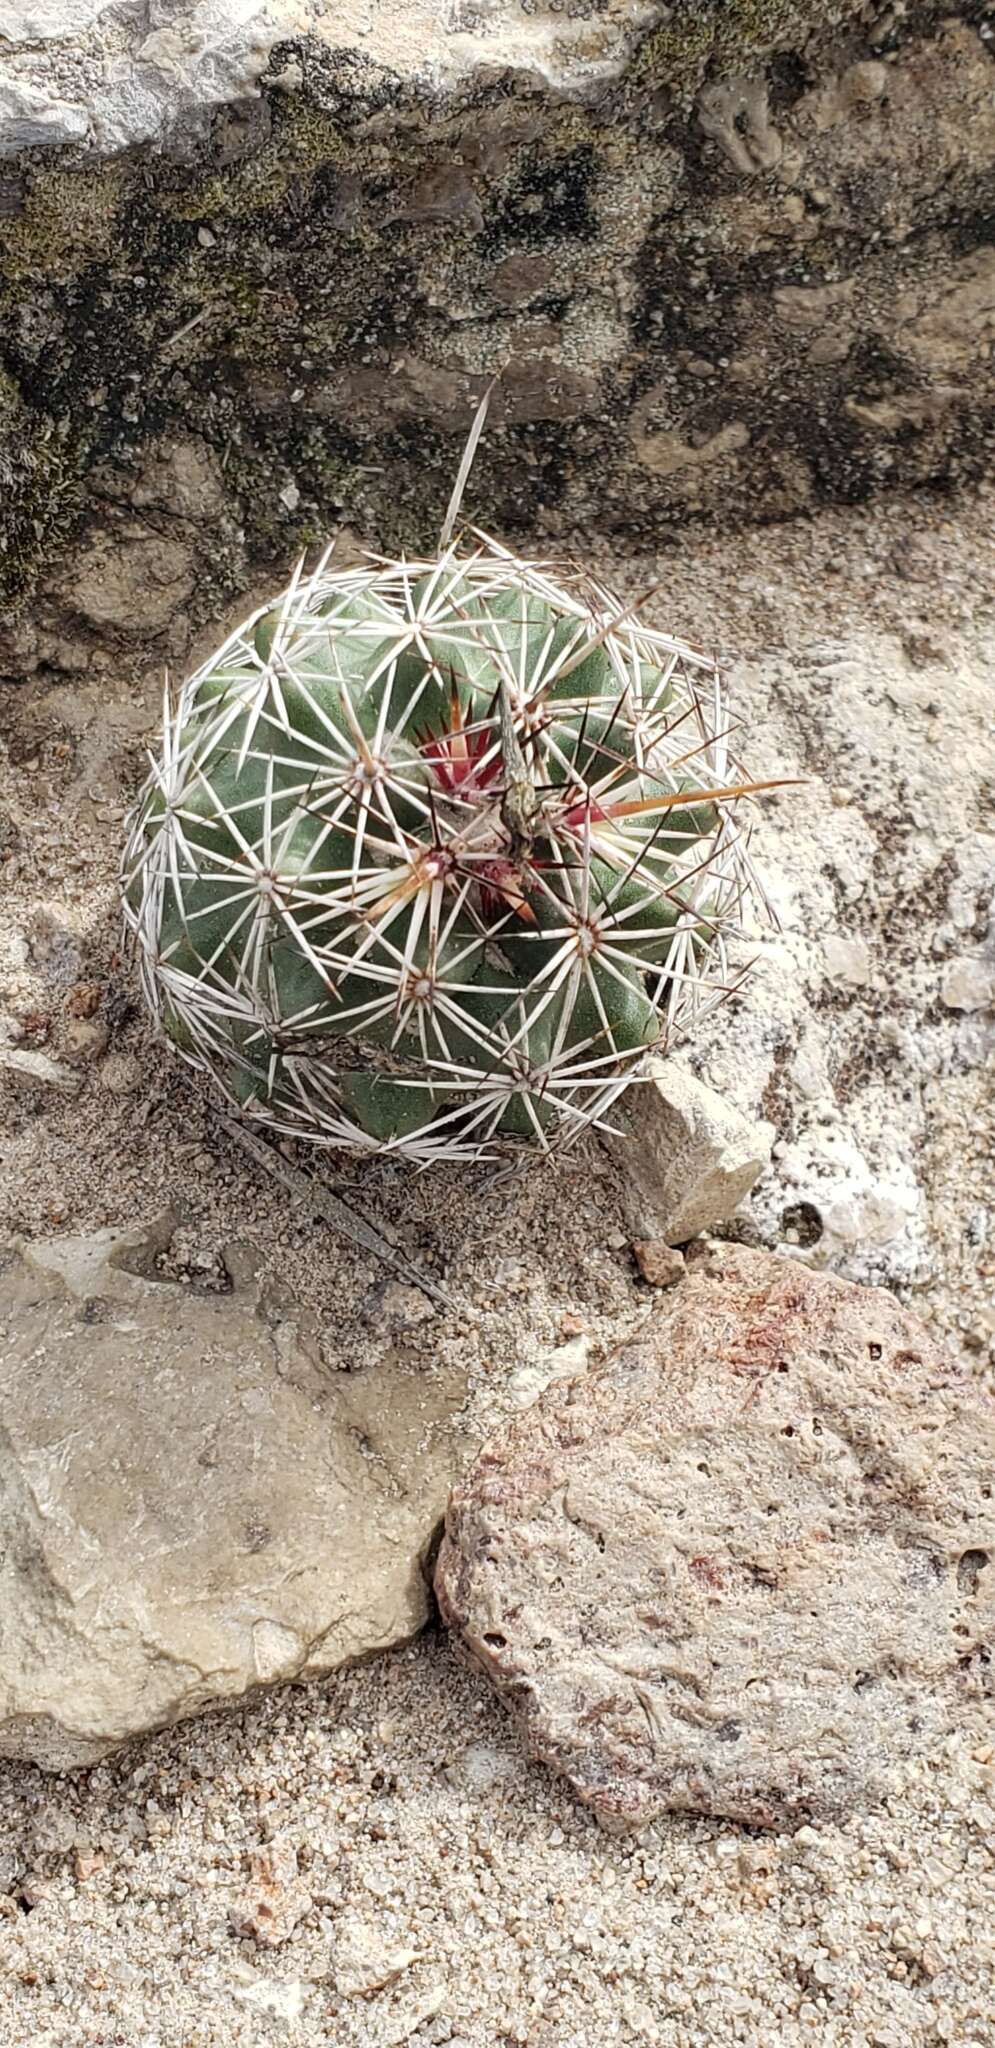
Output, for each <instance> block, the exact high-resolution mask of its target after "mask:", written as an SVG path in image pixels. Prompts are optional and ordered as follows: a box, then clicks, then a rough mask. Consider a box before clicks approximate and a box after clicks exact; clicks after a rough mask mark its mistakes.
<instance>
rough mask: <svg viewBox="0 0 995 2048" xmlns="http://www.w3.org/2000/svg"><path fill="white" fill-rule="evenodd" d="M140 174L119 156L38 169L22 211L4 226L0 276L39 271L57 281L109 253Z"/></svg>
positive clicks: (16, 276) (1, 229) (13, 278)
mask: <svg viewBox="0 0 995 2048" xmlns="http://www.w3.org/2000/svg"><path fill="white" fill-rule="evenodd" d="M136 179H137V173H136V171H135V169H134V167H133V166H132V165H130V164H127V163H125V162H124V161H122V160H121V159H116V160H114V161H112V162H109V163H104V164H100V165H98V166H96V167H93V168H90V167H88V166H86V165H82V164H70V165H68V166H65V165H63V164H61V163H60V164H48V163H43V164H41V165H40V166H39V167H38V168H37V169H34V170H33V171H32V176H31V182H30V185H29V188H28V190H27V193H26V195H25V201H24V208H23V211H22V212H21V213H19V214H18V215H16V216H15V218H14V219H12V220H5V221H4V222H3V224H2V226H0V277H6V278H9V279H10V280H11V281H16V280H18V279H21V278H25V277H30V276H31V275H32V274H33V273H34V272H36V271H37V272H41V273H42V274H43V275H44V277H45V279H46V281H50V282H56V281H59V280H63V279H67V278H71V277H76V276H78V275H79V273H80V271H81V270H85V268H86V266H87V264H88V263H92V262H93V261H94V260H95V259H96V258H97V257H99V256H106V255H109V254H110V253H111V251H112V250H113V249H114V247H115V244H116V242H117V239H118V224H119V220H120V216H121V212H122V209H123V207H124V205H125V204H126V202H127V200H128V199H129V198H130V196H131V194H132V192H133V190H134V187H135V184H136Z"/></svg>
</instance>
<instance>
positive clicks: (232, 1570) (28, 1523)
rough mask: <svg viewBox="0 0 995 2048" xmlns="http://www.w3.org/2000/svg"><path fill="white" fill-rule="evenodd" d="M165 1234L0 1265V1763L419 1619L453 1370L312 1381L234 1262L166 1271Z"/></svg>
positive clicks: (97, 1740) (443, 1487)
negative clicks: (181, 1280)
mask: <svg viewBox="0 0 995 2048" xmlns="http://www.w3.org/2000/svg"><path fill="white" fill-rule="evenodd" d="M169 1227H170V1226H169V1224H168V1221H167V1224H166V1225H165V1226H163V1229H162V1230H158V1231H152V1232H141V1231H137V1232H133V1233H130V1234H122V1233H117V1234H115V1233H112V1232H110V1231H103V1232H100V1233H97V1234H96V1235H94V1236H92V1237H76V1238H64V1239H55V1240H53V1241H50V1242H46V1243H35V1244H23V1243H22V1244H20V1245H17V1246H15V1247H14V1248H13V1249H12V1250H10V1252H9V1253H8V1254H7V1255H6V1258H5V1260H4V1262H3V1265H2V1269H0V1756H8V1757H27V1758H30V1759H32V1760H34V1761H35V1762H36V1763H39V1764H41V1765H43V1766H45V1767H48V1768H52V1769H59V1770H61V1769H66V1768H69V1767H71V1766H73V1765H78V1764H87V1763H91V1762H92V1761H93V1760H94V1759H95V1758H97V1757H100V1756H103V1755H104V1754H105V1753H106V1752H107V1751H108V1750H111V1749H113V1748H114V1747H115V1746H116V1745H117V1744H118V1743H121V1742H124V1741H126V1740H127V1739H128V1738H129V1737H130V1736H133V1735H138V1734H141V1733H143V1732H144V1731H146V1730H147V1729H151V1728H157V1727H160V1726H162V1725H163V1724H165V1723H168V1722H172V1721H175V1720H178V1719H181V1718H183V1717H184V1716H186V1715H189V1714H192V1713H195V1712H196V1711H197V1710H198V1709H200V1708H203V1707H207V1706H209V1705H211V1704H212V1703H215V1702H218V1701H222V1700H235V1699H238V1698H239V1697H240V1696H241V1695H243V1694H244V1693H245V1692H247V1691H248V1690H249V1689H250V1688H252V1687H255V1686H259V1685H269V1684H273V1683H274V1682H276V1681H277V1680H280V1679H306V1678H317V1677H320V1676H322V1675H323V1674H325V1673H327V1672H329V1671H333V1670H335V1669H336V1668H337V1667H338V1666H339V1665H341V1664H343V1663H345V1662H348V1661H349V1660H351V1659H353V1658H356V1657H360V1656H363V1655H365V1654H366V1653H367V1652H369V1651H373V1650H380V1649H384V1648H386V1647H387V1646H389V1645H390V1644H392V1643H396V1642H398V1641H402V1640H404V1639H405V1638H407V1637H409V1636H411V1635H412V1634H414V1633H415V1631H416V1630H417V1629H418V1628H419V1627H420V1626H421V1625H422V1623H423V1622H424V1620H425V1617H426V1612H427V1598H428V1595H427V1588H426V1585H425V1582H424V1578H423V1574H422V1561H423V1559H424V1556H425V1553H426V1550H427V1548H428V1546H429V1544H430V1541H431V1539H432V1536H433V1532H434V1530H435V1528H436V1527H437V1524H438V1522H439V1519H440V1517H441V1514H442V1509H443V1505H444V1502H445V1498H446V1493H447V1490H448V1487H449V1485H450V1482H451V1480H452V1477H453V1474H454V1470H455V1466H456V1462H457V1450H458V1444H459V1435H458V1431H457V1429H456V1427H455V1424H454V1416H455V1413H456V1411H457V1410H458V1408H459V1407H460V1405H461V1402H462V1397H463V1387H462V1382H461V1381H460V1379H459V1377H458V1375H455V1374H448V1375H447V1374H445V1373H438V1374H432V1375H430V1376H429V1375H425V1374H406V1373H405V1371H404V1370H403V1367H402V1366H401V1365H400V1364H396V1363H390V1362H384V1363H383V1364H382V1365H381V1366H380V1367H379V1368H378V1371H377V1373H376V1374H375V1375H373V1374H371V1375H369V1376H368V1377H367V1376H364V1375H362V1374H357V1375H355V1376H352V1375H349V1374H346V1373H341V1372H338V1373H333V1374H329V1373H328V1372H326V1371H325V1370H324V1369H323V1368H322V1365H321V1362H320V1354H319V1348H318V1343H317V1341H316V1340H315V1339H314V1338H313V1336H312V1333H310V1331H309V1329H308V1327H307V1326H306V1323H305V1321H304V1319H303V1318H298V1319H297V1320H296V1321H295V1320H294V1319H293V1318H292V1317H290V1316H288V1312H287V1311H286V1309H284V1308H283V1307H281V1305H280V1303H279V1302H278V1301H276V1300H273V1299H268V1298H267V1297H266V1296H265V1295H261V1294H260V1292H259V1289H258V1287H257V1285H256V1283H255V1281H254V1280H253V1278H252V1273H251V1269H250V1267H249V1264H248V1261H247V1258H246V1255H245V1254H242V1253H237V1252H234V1251H233V1252H230V1253H229V1254H228V1268H229V1277H230V1278H231V1281H232V1287H231V1291H230V1292H228V1293H225V1292H219V1291H208V1288H209V1287H216V1282H215V1281H214V1280H213V1279H212V1280H211V1281H210V1282H208V1283H205V1287H204V1289H203V1290H202V1291H200V1292H198V1291H197V1288H196V1286H192V1287H182V1286H179V1285H177V1284H176V1283H175V1282H170V1281H167V1280H165V1279H163V1278H162V1277H160V1276H159V1273H158V1268H157V1256H158V1252H157V1247H158V1250H159V1251H161V1250H162V1249H163V1248H164V1245H165V1240H166V1238H167V1237H168V1234H169Z"/></svg>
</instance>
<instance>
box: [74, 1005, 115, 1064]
mask: <svg viewBox="0 0 995 2048" xmlns="http://www.w3.org/2000/svg"><path fill="white" fill-rule="evenodd" d="M63 1037H64V1040H65V1048H66V1058H67V1059H70V1060H74V1061H76V1062H77V1063H78V1064H79V1065H81V1066H82V1065H83V1064H84V1062H85V1061H87V1060H98V1059H99V1058H100V1057H101V1054H102V1053H105V1052H106V1051H107V1046H108V1041H109V1039H110V1031H109V1029H108V1026H107V1024H106V1023H105V1021H104V1019H103V1017H70V1018H69V1021H68V1023H67V1024H66V1027H65V1031H64V1033H63Z"/></svg>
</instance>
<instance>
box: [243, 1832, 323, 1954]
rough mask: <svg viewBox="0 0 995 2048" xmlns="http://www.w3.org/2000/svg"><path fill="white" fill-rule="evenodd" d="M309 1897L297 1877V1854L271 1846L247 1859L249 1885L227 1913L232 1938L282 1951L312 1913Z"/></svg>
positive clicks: (283, 1845) (287, 1847)
mask: <svg viewBox="0 0 995 2048" xmlns="http://www.w3.org/2000/svg"><path fill="white" fill-rule="evenodd" d="M311 1904H312V1900H311V1894H310V1892H309V1891H308V1890H307V1889H306V1887H305V1886H304V1885H302V1884H301V1883H300V1881H299V1879H298V1875H297V1852H296V1850H295V1849H292V1848H291V1847H290V1844H289V1843H287V1842H271V1843H269V1844H268V1846H267V1847H266V1848H265V1849H257V1850H255V1851H254V1853H253V1854H252V1855H251V1856H250V1857H249V1883H248V1885H247V1886H246V1889H245V1891H244V1892H243V1893H242V1894H241V1897H240V1898H238V1899H236V1900H235V1901H234V1902H233V1904H232V1905H231V1907H230V1908H229V1912H228V1919H229V1923H230V1926H231V1929H232V1932H233V1933H234V1934H241V1935H244V1936H245V1937H246V1938H247V1939H248V1940H251V1941H256V1942H258V1943H259V1946H260V1948H282V1946H283V1943H284V1942H285V1941H289V1940H290V1937H291V1935H292V1934H293V1931H294V1928H295V1927H296V1925H297V1922H298V1920H302V1919H303V1918H304V1915H305V1913H309V1912H310V1910H311Z"/></svg>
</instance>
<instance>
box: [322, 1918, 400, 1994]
mask: <svg viewBox="0 0 995 2048" xmlns="http://www.w3.org/2000/svg"><path fill="white" fill-rule="evenodd" d="M417 1961H418V1951H417V1949H413V1948H406V1947H404V1946H403V1945H402V1944H401V1943H399V1942H397V1941H391V1940H389V1939H388V1938H387V1937H386V1936H385V1935H384V1933H383V1932H382V1930H381V1929H380V1928H379V1927H377V1926H374V1925H373V1924H372V1923H371V1922H370V1921H368V1920H363V1919H361V1918H360V1917H359V1915H358V1914H355V1913H348V1914H343V1915H342V1917H341V1918H340V1919H339V1921H338V1923H337V1925H336V1930H335V1950H334V1962H333V1976H334V1979H335V1989H336V1991H337V1992H338V1993H339V1995H340V1997H342V1998H372V1997H373V1996H374V1994H375V1993H376V1992H377V1991H383V1990H384V1989H385V1987H386V1986H387V1985H388V1984H394V1983H396V1981H397V1979H398V1978H399V1977H403V1975H404V1973H405V1971H406V1970H410V1968H411V1965H412V1963H416V1962H417Z"/></svg>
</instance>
